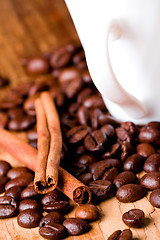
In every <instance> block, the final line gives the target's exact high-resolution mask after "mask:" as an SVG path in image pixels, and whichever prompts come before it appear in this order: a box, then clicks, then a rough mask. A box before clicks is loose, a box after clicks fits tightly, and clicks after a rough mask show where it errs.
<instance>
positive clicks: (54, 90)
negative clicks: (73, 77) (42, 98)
mask: <svg viewBox="0 0 160 240" xmlns="http://www.w3.org/2000/svg"><path fill="white" fill-rule="evenodd" d="M49 93H50V95H51V97H52V98H53V99H54V101H55V103H56V106H57V107H63V106H64V105H65V96H64V94H63V93H62V91H61V89H60V88H59V87H58V86H52V87H51V88H50V89H49Z"/></svg>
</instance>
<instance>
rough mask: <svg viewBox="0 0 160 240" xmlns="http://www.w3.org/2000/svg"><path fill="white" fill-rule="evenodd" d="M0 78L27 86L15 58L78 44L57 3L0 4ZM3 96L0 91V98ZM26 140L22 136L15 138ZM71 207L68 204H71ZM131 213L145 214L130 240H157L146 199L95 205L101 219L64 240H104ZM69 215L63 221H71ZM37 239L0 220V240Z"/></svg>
mask: <svg viewBox="0 0 160 240" xmlns="http://www.w3.org/2000/svg"><path fill="white" fill-rule="evenodd" d="M0 10H1V14H0V23H1V24H0V75H4V76H6V77H9V78H10V79H11V85H13V86H15V85H17V84H18V83H19V82H23V81H28V80H30V77H28V76H27V75H26V74H25V72H24V69H23V68H22V67H21V65H20V64H19V61H20V58H21V57H24V56H34V55H37V54H41V53H43V52H46V51H49V50H50V49H52V48H56V47H58V46H61V45H64V44H66V43H69V42H70V41H72V40H78V36H77V34H76V31H75V29H74V26H73V23H72V20H71V18H70V16H69V13H68V10H67V8H66V6H65V4H64V1H63V0H26V1H22V0H0ZM3 94H7V88H5V91H4V90H3V91H1V90H0V96H2V95H3ZM19 136H20V137H21V138H23V139H24V140H26V137H25V135H24V134H23V133H22V134H19ZM0 159H5V160H7V161H8V162H10V163H11V164H12V165H13V166H20V164H19V163H18V162H17V161H16V160H15V159H13V158H12V157H11V156H10V155H9V154H8V153H6V152H4V151H3V150H2V149H0ZM72 204H73V203H72ZM131 208H140V209H143V210H144V212H145V215H146V223H145V228H140V229H132V232H133V235H134V240H138V239H139V240H152V239H154V240H159V239H160V221H159V219H160V210H159V209H154V208H153V207H152V206H151V205H150V203H149V201H148V196H147V197H145V198H143V199H141V200H139V201H137V202H135V203H129V204H123V203H120V202H118V201H117V200H116V198H112V199H109V200H106V201H104V202H103V203H101V204H100V205H99V209H100V211H101V215H102V217H101V219H100V220H97V221H96V222H94V223H92V224H91V225H92V230H91V231H90V232H89V233H87V234H85V235H82V236H77V237H68V239H69V240H105V239H107V238H108V236H109V235H110V234H111V233H112V232H113V231H115V230H117V229H121V230H122V229H125V228H127V227H126V226H125V225H124V224H123V222H122V220H121V217H122V214H123V213H124V212H125V211H128V210H129V209H131ZM75 209H76V207H75V206H74V209H73V211H72V212H71V213H70V214H69V215H68V216H73V217H74V211H75ZM31 239H34V240H40V239H42V238H41V237H40V236H39V234H38V228H35V229H24V228H21V227H19V226H18V224H17V220H16V217H15V218H11V219H7V220H0V240H31Z"/></svg>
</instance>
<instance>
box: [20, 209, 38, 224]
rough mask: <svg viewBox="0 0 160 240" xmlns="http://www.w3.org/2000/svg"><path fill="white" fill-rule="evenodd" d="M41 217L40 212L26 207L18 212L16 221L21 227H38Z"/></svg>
mask: <svg viewBox="0 0 160 240" xmlns="http://www.w3.org/2000/svg"><path fill="white" fill-rule="evenodd" d="M42 217H43V216H42V214H41V212H39V211H37V210H34V209H27V210H24V211H22V212H20V213H19V214H18V217H17V223H18V224H19V226H21V227H23V228H35V227H38V225H39V222H40V221H41V219H42Z"/></svg>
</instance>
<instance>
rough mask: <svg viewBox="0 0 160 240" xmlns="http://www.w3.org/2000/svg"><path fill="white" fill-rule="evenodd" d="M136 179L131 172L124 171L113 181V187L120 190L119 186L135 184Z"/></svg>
mask: <svg viewBox="0 0 160 240" xmlns="http://www.w3.org/2000/svg"><path fill="white" fill-rule="evenodd" d="M137 182H138V179H137V177H136V175H135V174H134V173H133V172H131V171H124V172H121V173H119V174H118V175H117V177H116V178H115V179H114V182H113V183H114V185H115V186H116V188H120V187H121V186H123V185H125V184H129V183H137Z"/></svg>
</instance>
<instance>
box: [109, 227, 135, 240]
mask: <svg viewBox="0 0 160 240" xmlns="http://www.w3.org/2000/svg"><path fill="white" fill-rule="evenodd" d="M132 239H133V238H132V232H131V230H130V229H125V230H123V231H121V230H117V231H115V232H114V233H112V235H111V236H110V237H109V238H108V240H132Z"/></svg>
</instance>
